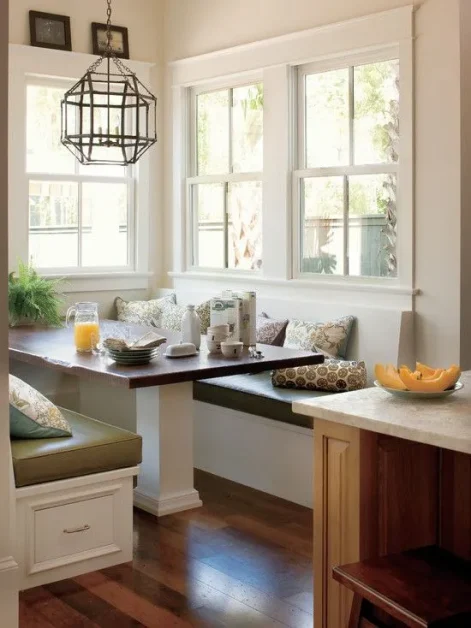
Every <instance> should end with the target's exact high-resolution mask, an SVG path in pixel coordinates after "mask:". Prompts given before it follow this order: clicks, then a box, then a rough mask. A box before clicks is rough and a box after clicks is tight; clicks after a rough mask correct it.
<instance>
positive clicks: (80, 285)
mask: <svg viewBox="0 0 471 628" xmlns="http://www.w3.org/2000/svg"><path fill="white" fill-rule="evenodd" d="M40 274H41V276H42V277H45V278H46V279H64V282H65V285H64V286H63V287H62V288H61V291H62V292H64V293H76V292H116V291H117V290H147V289H148V287H149V279H150V278H151V277H152V276H153V273H152V272H133V271H130V272H126V271H124V272H115V273H114V272H101V273H100V272H99V273H73V274H69V275H68V274H67V273H56V272H52V273H44V272H41V273H40Z"/></svg>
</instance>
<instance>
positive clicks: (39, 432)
mask: <svg viewBox="0 0 471 628" xmlns="http://www.w3.org/2000/svg"><path fill="white" fill-rule="evenodd" d="M10 435H11V437H12V438H56V437H59V436H72V429H71V427H70V425H69V423H68V422H67V421H66V420H65V418H64V416H63V415H62V412H61V411H60V410H59V408H58V407H57V406H55V405H54V404H53V403H52V402H51V401H49V399H47V398H46V397H44V395H42V394H41V393H40V392H38V391H37V390H35V389H34V388H33V387H32V386H30V385H29V384H27V383H26V382H24V381H23V380H21V379H19V378H18V377H15V376H14V375H10Z"/></svg>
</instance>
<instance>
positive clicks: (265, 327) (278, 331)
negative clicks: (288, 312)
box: [257, 312, 288, 347]
mask: <svg viewBox="0 0 471 628" xmlns="http://www.w3.org/2000/svg"><path fill="white" fill-rule="evenodd" d="M287 324H288V320H287V319H285V320H279V319H276V318H270V317H269V316H268V314H265V312H262V313H261V314H260V315H259V316H257V342H259V343H261V344H263V345H274V346H276V347H282V346H283V341H284V339H285V331H286V325H287Z"/></svg>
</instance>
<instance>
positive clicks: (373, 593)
mask: <svg viewBox="0 0 471 628" xmlns="http://www.w3.org/2000/svg"><path fill="white" fill-rule="evenodd" d="M333 577H334V579H335V580H337V581H338V582H340V583H341V584H343V585H345V586H346V587H347V588H348V589H351V590H352V591H353V592H354V594H355V596H354V600H353V606H352V612H351V615H350V622H349V627H348V628H377V627H378V628H382V627H383V626H409V627H410V628H439V627H440V628H471V563H470V562H469V561H464V560H461V559H459V558H456V557H454V556H453V555H452V554H450V553H448V552H445V551H444V550H441V549H440V548H437V547H425V548H421V549H418V550H412V551H409V552H403V553H401V554H393V555H390V556H384V557H382V558H376V559H372V560H365V561H362V562H359V563H354V564H352V565H344V566H341V567H335V569H334V570H333ZM378 611H379V613H378ZM378 615H379V617H384V621H381V620H378V619H377V617H378ZM341 628H343V627H341Z"/></svg>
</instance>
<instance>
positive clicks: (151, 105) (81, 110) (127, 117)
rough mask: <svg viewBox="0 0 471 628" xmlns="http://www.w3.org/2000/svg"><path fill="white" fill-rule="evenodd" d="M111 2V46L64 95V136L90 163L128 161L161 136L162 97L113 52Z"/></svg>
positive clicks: (74, 151)
mask: <svg viewBox="0 0 471 628" xmlns="http://www.w3.org/2000/svg"><path fill="white" fill-rule="evenodd" d="M107 4H108V10H107V16H108V19H107V45H106V49H105V50H104V52H103V55H102V56H101V57H100V58H99V59H97V60H96V61H95V63H93V64H92V65H91V66H90V67H89V68H88V70H87V72H86V73H85V75H84V76H83V77H82V78H81V79H80V81H78V83H76V84H75V85H74V86H73V87H72V88H71V89H69V91H68V92H66V93H65V95H64V99H63V101H62V138H61V140H62V144H64V146H66V147H67V148H68V149H69V150H70V151H71V152H72V154H73V155H74V156H75V157H76V158H77V159H78V160H79V161H80V163H82V164H84V165H87V164H93V165H117V166H127V165H128V164H135V163H136V162H137V161H138V159H139V158H140V157H142V155H143V154H144V153H145V152H146V151H147V150H148V149H149V148H150V147H151V146H152V145H153V144H155V142H156V141H157V132H156V104H157V99H156V98H155V96H154V95H153V94H151V92H150V91H149V90H148V89H147V88H146V87H145V86H144V85H143V84H142V83H141V81H140V80H139V79H138V78H137V76H136V75H135V74H134V72H132V71H131V70H130V69H129V68H128V67H126V66H125V65H124V64H123V63H122V61H121V60H120V59H119V58H118V57H116V55H115V53H114V52H113V50H112V47H111V37H112V36H111V0H107ZM102 65H104V69H102V71H101V72H100V71H99V69H100V67H101V66H102Z"/></svg>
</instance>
